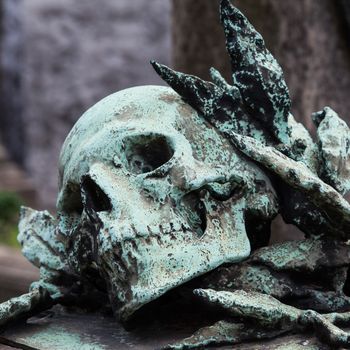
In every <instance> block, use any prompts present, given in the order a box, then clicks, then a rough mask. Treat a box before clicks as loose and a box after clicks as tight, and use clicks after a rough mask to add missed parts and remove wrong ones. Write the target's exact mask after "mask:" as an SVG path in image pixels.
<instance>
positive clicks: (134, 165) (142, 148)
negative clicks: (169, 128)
mask: <svg viewBox="0 0 350 350" xmlns="http://www.w3.org/2000/svg"><path fill="white" fill-rule="evenodd" d="M124 146H125V156H126V160H127V166H128V168H129V170H130V171H131V172H132V173H134V174H144V173H149V172H151V171H153V170H155V169H157V168H159V167H160V166H162V165H163V164H165V163H167V162H168V161H169V160H170V159H171V158H172V156H173V154H174V151H173V149H172V148H171V147H170V145H169V142H168V140H167V139H166V137H164V136H162V135H158V134H149V135H136V136H133V137H128V138H127V139H125V140H124Z"/></svg>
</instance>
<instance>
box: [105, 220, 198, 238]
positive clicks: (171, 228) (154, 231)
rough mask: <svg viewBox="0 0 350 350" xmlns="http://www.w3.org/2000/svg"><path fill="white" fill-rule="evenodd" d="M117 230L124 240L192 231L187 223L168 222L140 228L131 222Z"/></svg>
mask: <svg viewBox="0 0 350 350" xmlns="http://www.w3.org/2000/svg"><path fill="white" fill-rule="evenodd" d="M118 231H119V232H121V233H122V239H123V241H124V240H134V239H138V238H147V237H162V236H165V235H174V234H175V233H181V232H182V233H185V232H188V231H191V232H192V231H193V228H191V227H190V226H189V225H188V224H185V223H181V224H180V223H176V224H174V223H169V224H165V225H161V224H160V225H158V226H149V225H147V226H145V227H144V228H142V229H137V228H136V227H135V226H134V225H133V224H131V225H130V226H128V227H119V228H118ZM106 233H108V231H107V232H106Z"/></svg>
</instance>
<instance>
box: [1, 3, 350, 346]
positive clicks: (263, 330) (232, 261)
mask: <svg viewBox="0 0 350 350" xmlns="http://www.w3.org/2000/svg"><path fill="white" fill-rule="evenodd" d="M221 21H222V23H223V26H224V30H225V35H226V40H227V50H228V53H229V55H230V58H231V62H232V70H233V82H232V84H229V83H227V82H226V81H225V80H224V79H223V78H222V77H221V75H220V73H219V72H217V71H216V70H214V69H212V70H211V75H212V80H213V82H207V81H203V80H201V79H199V78H197V77H195V76H191V75H186V74H183V73H179V72H175V71H173V70H171V69H170V68H168V67H166V66H163V65H161V64H158V63H156V62H152V65H153V67H154V68H155V70H156V72H157V73H158V74H159V75H160V76H161V78H162V79H164V80H165V81H166V82H167V83H168V84H169V85H170V88H168V87H160V86H144V87H136V88H131V89H127V90H123V91H120V92H117V93H115V94H112V95H110V96H108V97H106V98H105V99H103V100H102V101H100V102H98V103H97V104H96V105H95V106H93V107H92V108H90V109H89V110H88V111H87V112H86V113H85V114H84V115H83V116H82V117H81V118H80V119H79V120H78V122H77V123H76V125H75V126H74V127H73V129H72V131H71V132H70V134H69V135H68V137H67V139H66V141H65V143H64V145H63V148H62V151H61V156H60V164H59V171H60V175H59V194H58V199H57V213H58V214H57V217H53V216H51V215H50V214H49V213H48V212H46V211H44V212H38V211H35V210H32V209H29V208H23V209H22V211H21V219H20V224H19V227H20V234H19V241H20V242H21V245H22V251H23V254H24V255H25V256H26V257H27V258H28V259H29V260H30V261H31V262H32V263H33V264H35V265H36V266H38V267H39V268H40V273H41V277H40V280H39V281H37V282H35V283H34V284H33V285H32V287H31V290H30V292H29V293H28V294H25V295H23V296H21V297H18V298H13V299H11V300H9V301H7V302H5V303H3V304H1V305H0V327H5V326H6V325H8V324H9V323H10V322H12V321H15V320H17V319H19V318H26V317H29V316H31V315H33V314H35V313H37V312H39V311H41V310H44V309H47V308H50V307H51V306H53V305H54V304H58V303H59V304H62V305H76V306H79V305H84V304H86V303H91V302H93V303H94V305H95V306H96V307H103V306H105V305H110V306H111V307H112V309H113V311H114V313H115V315H116V316H117V317H118V318H119V320H120V321H121V322H122V323H124V324H126V323H127V322H128V320H129V319H130V318H131V317H132V315H133V314H134V313H135V312H136V311H137V310H138V309H140V308H142V307H143V306H144V305H145V304H148V303H150V302H151V301H153V300H156V299H158V298H159V297H161V296H162V295H164V294H165V293H166V292H168V291H169V290H172V289H174V288H179V287H181V286H182V285H183V284H184V283H186V282H188V281H194V284H195V286H194V290H193V293H194V294H195V295H196V296H197V297H198V298H200V299H203V300H204V301H205V302H206V303H208V304H210V305H213V306H216V307H218V308H220V309H222V310H223V311H224V312H225V313H226V317H225V320H222V321H219V322H217V323H215V324H214V325H212V326H210V327H206V328H203V329H200V330H198V332H196V333H195V334H194V335H193V336H192V337H190V338H187V339H185V340H183V341H182V342H179V343H176V344H169V346H168V348H169V349H185V348H196V347H200V346H207V345H220V344H223V343H225V344H227V343H231V344H234V343H239V342H242V341H245V340H254V339H263V338H271V337H275V336H277V335H280V334H283V333H287V332H290V331H298V330H305V329H311V330H313V331H314V332H315V334H316V336H317V337H319V338H321V339H323V341H324V342H325V343H327V344H330V346H332V347H343V348H350V333H347V332H345V331H343V330H342V329H341V328H339V327H338V326H339V325H348V324H350V298H349V296H348V295H349V290H348V289H349V286H348V284H347V283H348V270H349V264H350V246H349V236H348V232H350V205H349V203H348V202H347V201H346V199H345V198H344V195H345V194H346V193H347V192H348V191H349V189H350V176H349V175H350V174H349V173H350V147H349V145H350V131H349V128H348V126H347V125H346V123H345V122H344V121H343V120H341V119H340V118H339V117H338V115H337V114H336V113H335V112H334V111H333V110H331V109H330V108H329V107H326V108H324V110H323V111H321V112H318V113H315V114H314V115H313V121H314V123H315V125H316V126H317V142H314V141H313V139H312V138H311V136H310V135H309V132H308V131H307V130H306V129H305V128H304V126H303V125H301V124H299V123H297V122H296V121H295V119H294V117H293V116H292V114H291V113H290V104H291V103H290V98H289V93H288V89H287V86H286V83H285V81H284V78H283V73H282V70H281V67H280V66H279V65H278V63H277V62H276V60H275V59H274V57H273V56H272V55H271V53H270V52H269V51H268V50H267V48H266V47H265V44H264V41H263V39H262V37H261V35H260V34H259V33H257V32H256V31H255V29H254V28H253V26H252V25H251V24H250V23H249V22H248V20H247V19H246V18H245V17H244V16H243V14H242V13H240V12H239V11H238V10H237V9H236V8H234V7H233V6H232V5H231V3H230V1H229V0H222V2H221ZM277 214H281V215H282V217H283V218H284V220H285V222H287V223H290V224H293V225H296V226H297V227H299V228H300V229H301V230H302V231H303V232H304V234H305V239H304V240H299V241H291V242H285V243H280V244H276V245H272V246H269V245H268V243H269V239H270V224H271V221H272V220H273V219H274V217H275V216H276V215H277Z"/></svg>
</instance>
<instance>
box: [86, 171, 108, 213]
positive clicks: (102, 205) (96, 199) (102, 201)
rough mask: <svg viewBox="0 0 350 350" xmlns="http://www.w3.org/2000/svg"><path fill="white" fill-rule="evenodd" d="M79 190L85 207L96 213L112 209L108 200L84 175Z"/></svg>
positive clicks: (89, 178) (92, 181) (88, 177)
mask: <svg viewBox="0 0 350 350" xmlns="http://www.w3.org/2000/svg"><path fill="white" fill-rule="evenodd" d="M81 189H82V193H83V197H84V199H85V200H84V204H85V206H86V207H88V208H91V209H93V210H94V211H96V212H99V211H109V210H111V209H112V204H111V201H110V199H109V198H108V196H107V195H106V194H105V193H104V192H103V190H102V189H101V187H100V186H98V185H97V183H96V182H95V181H94V180H93V179H92V178H91V177H90V176H88V175H86V176H84V177H83V178H82V181H81Z"/></svg>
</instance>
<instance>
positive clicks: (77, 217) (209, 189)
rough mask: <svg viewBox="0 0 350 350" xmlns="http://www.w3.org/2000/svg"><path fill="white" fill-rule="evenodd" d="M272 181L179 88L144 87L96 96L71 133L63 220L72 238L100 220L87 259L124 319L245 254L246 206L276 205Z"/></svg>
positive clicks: (270, 208) (65, 151) (64, 159)
mask: <svg viewBox="0 0 350 350" xmlns="http://www.w3.org/2000/svg"><path fill="white" fill-rule="evenodd" d="M247 182H249V183H251V184H252V183H256V184H260V185H259V186H260V187H259V189H258V190H257V189H256V187H254V188H253V189H248V188H246V187H247V186H246V184H247ZM261 184H262V185H263V186H261ZM262 188H263V189H262ZM269 188H270V184H269V181H268V180H267V178H266V177H265V175H264V174H263V173H262V172H261V171H260V170H259V169H258V168H257V167H256V166H255V165H253V164H252V163H248V162H247V161H244V160H243V159H242V157H241V156H239V155H238V154H237V152H235V151H234V149H233V146H232V145H231V144H230V143H228V142H227V141H226V140H225V139H224V138H223V137H221V135H220V134H219V133H218V132H217V131H216V130H215V129H214V128H212V127H208V124H207V123H206V122H205V121H204V120H203V118H201V117H200V116H199V115H198V114H197V112H196V111H195V110H194V109H192V108H191V107H190V106H189V105H188V104H186V103H185V102H184V101H182V100H181V98H180V96H179V95H177V94H176V93H175V92H174V91H173V90H171V89H170V88H167V87H160V86H144V87H136V88H131V89H127V90H124V91H121V92H118V93H116V94H113V95H111V96H109V97H107V98H105V99H103V100H102V101H100V102H99V103H97V104H96V105H95V106H93V107H92V108H91V109H89V110H88V111H87V112H86V113H85V114H84V115H83V116H82V117H81V118H80V119H79V121H78V122H77V124H76V125H75V126H74V128H73V129H72V131H71V133H70V134H69V136H68V137H67V139H66V141H65V143H64V146H63V148H62V152H61V157H60V192H59V197H58V212H59V218H60V224H59V227H60V231H61V232H62V233H63V234H64V235H65V236H66V237H67V238H68V239H69V237H70V236H71V237H75V236H74V235H76V234H77V232H78V234H79V235H81V234H82V233H81V231H82V227H83V226H84V224H82V222H84V221H88V222H90V223H91V222H92V223H94V224H95V227H96V228H95V229H94V230H91V228H90V232H88V233H85V234H87V235H88V236H89V237H90V238H91V241H92V242H91V250H92V260H93V261H89V262H88V265H89V268H90V267H91V266H94V267H95V269H96V270H97V273H98V274H100V275H101V276H102V277H103V279H105V281H106V284H107V289H108V292H109V297H110V300H111V303H112V305H113V306H114V308H115V310H117V313H118V315H119V317H120V318H121V319H122V320H125V319H127V318H128V317H129V316H130V315H131V314H132V313H133V312H134V311H135V310H137V309H138V308H140V307H141V306H142V305H144V304H145V303H148V302H149V301H151V300H153V299H156V298H158V297H159V296H160V295H162V294H164V293H165V292H166V291H168V290H169V289H172V288H174V287H176V286H178V285H180V284H182V283H184V282H186V281H188V280H190V279H193V278H194V277H196V276H198V275H201V274H204V273H206V272H208V271H210V270H213V269H215V268H216V267H218V266H219V265H222V264H223V263H232V262H237V261H241V260H242V259H244V258H246V257H247V256H248V255H249V254H250V242H249V239H248V236H247V234H246V226H245V220H246V217H247V215H248V214H249V213H251V215H254V212H257V211H259V216H261V212H263V217H260V221H263V220H266V219H267V218H269V217H272V216H273V215H274V214H275V211H276V208H275V207H276V206H275V202H274V200H273V198H274V193H273V191H272V190H270V189H269ZM233 194H235V195H233ZM256 196H260V197H261V201H260V202H259V201H256V200H253V198H254V199H256ZM264 198H265V199H268V200H267V201H264V200H263V199H264ZM271 198H272V199H271ZM250 200H251V202H250ZM257 202H259V203H260V204H258V205H256V203H257ZM249 203H250V204H249ZM252 203H255V206H254V207H253V206H252ZM248 212H249V213H248ZM249 217H251V216H249ZM256 226H257V227H258V226H259V225H256ZM91 231H92V232H91ZM85 248H86V247H85ZM80 249H81V248H80ZM77 256H84V254H77V252H75V253H74V259H73V262H72V264H73V265H76V266H74V269H75V270H79V269H80V270H81V267H82V266H84V262H83V261H81V260H82V259H81V258H80V259H78V260H77Z"/></svg>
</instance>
